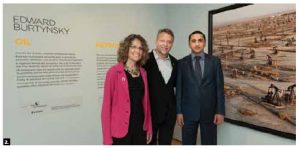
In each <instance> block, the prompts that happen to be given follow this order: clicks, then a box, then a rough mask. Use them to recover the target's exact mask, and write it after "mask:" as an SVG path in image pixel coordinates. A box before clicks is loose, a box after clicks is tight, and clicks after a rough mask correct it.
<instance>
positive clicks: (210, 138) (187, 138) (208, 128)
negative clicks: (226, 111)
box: [182, 120, 217, 145]
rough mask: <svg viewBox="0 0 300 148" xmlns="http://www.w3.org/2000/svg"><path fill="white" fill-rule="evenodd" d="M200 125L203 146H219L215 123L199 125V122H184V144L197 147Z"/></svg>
mask: <svg viewBox="0 0 300 148" xmlns="http://www.w3.org/2000/svg"><path fill="white" fill-rule="evenodd" d="M199 124H200V133H201V136H200V137H201V144H202V145H217V126H216V125H215V124H214V123H199V121H186V120H185V121H184V125H183V128H182V144H183V145H195V144H196V138H197V132H198V127H199Z"/></svg>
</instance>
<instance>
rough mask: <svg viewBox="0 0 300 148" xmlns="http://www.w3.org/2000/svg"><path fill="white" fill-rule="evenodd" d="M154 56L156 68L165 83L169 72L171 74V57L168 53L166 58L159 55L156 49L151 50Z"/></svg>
mask: <svg viewBox="0 0 300 148" xmlns="http://www.w3.org/2000/svg"><path fill="white" fill-rule="evenodd" d="M153 54H154V58H155V60H156V63H157V65H158V69H159V71H160V73H161V75H162V77H163V78H164V80H165V83H166V84H167V83H168V81H169V79H170V77H171V74H172V69H173V67H172V64H171V59H170V56H169V55H168V57H167V58H161V57H159V55H158V54H157V53H156V50H153Z"/></svg>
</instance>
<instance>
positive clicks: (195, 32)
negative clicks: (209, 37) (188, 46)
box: [188, 30, 206, 42]
mask: <svg viewBox="0 0 300 148" xmlns="http://www.w3.org/2000/svg"><path fill="white" fill-rule="evenodd" d="M194 34H201V35H202V36H203V38H204V40H205V41H206V37H205V34H204V33H203V32H201V31H198V30H196V31H194V32H192V33H191V34H190V35H189V40H188V42H190V39H191V37H192V35H194Z"/></svg>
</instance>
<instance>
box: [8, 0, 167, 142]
mask: <svg viewBox="0 0 300 148" xmlns="http://www.w3.org/2000/svg"><path fill="white" fill-rule="evenodd" d="M164 8H165V6H164V5H104V4H88V5H69V4H64V5H49V4H45V5H31V4H26V5H4V17H3V18H4V21H3V22H4V29H3V30H4V64H3V65H4V75H3V76H4V78H3V80H4V86H5V87H4V91H3V92H4V97H3V102H4V103H3V104H4V106H3V111H4V115H3V117H4V118H3V127H4V128H3V129H4V132H3V137H5V138H10V139H11V144H22V145H23V144H31V145H32V144H47V145H48V144H72V145H74V144H75V145H76V144H86V145H88V144H93V145H94V144H102V130H101V122H100V109H101V106H102V96H103V95H102V92H103V90H102V89H97V82H96V79H97V77H96V70H95V69H96V54H99V53H103V52H107V53H111V54H115V53H116V50H115V49H103V48H102V49H99V48H96V46H95V45H96V42H114V43H119V41H120V40H122V39H124V38H125V37H126V36H127V35H129V34H130V33H137V34H141V35H142V36H143V37H145V39H146V40H147V41H148V44H149V46H150V47H151V48H153V47H154V39H155V36H156V33H157V30H158V29H159V28H162V27H165V24H166V20H165V19H164V18H166V15H165V10H164ZM18 15H21V16H26V17H33V18H46V19H54V20H55V21H56V23H57V24H56V26H57V27H67V28H70V34H68V35H55V34H48V33H42V32H41V31H40V32H32V31H28V32H21V31H14V30H13V16H18ZM17 38H25V39H28V40H30V42H31V45H30V46H23V45H21V46H17V45H16V44H15V40H16V39H17ZM18 51H19V52H58V53H60V52H69V53H76V54H77V56H78V57H79V58H81V59H83V62H82V68H81V72H80V79H79V82H78V83H77V84H75V85H63V86H44V87H31V88H17V87H16V72H15V71H16V65H15V63H16V59H15V54H16V52H18ZM74 96H75V97H77V98H79V99H78V100H77V101H78V102H76V103H78V104H80V106H79V107H74V108H69V109H63V110H59V111H49V110H48V111H47V110H46V109H45V110H44V112H42V113H38V114H30V113H29V111H28V110H27V109H31V107H30V105H31V104H34V102H35V101H39V103H41V104H47V105H48V106H50V105H51V104H52V103H53V102H54V101H57V102H58V103H63V102H62V101H64V102H67V103H68V102H69V103H71V101H72V100H71V99H72V98H74ZM24 106H26V108H27V109H26V108H23V107H24Z"/></svg>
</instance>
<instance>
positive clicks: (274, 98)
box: [262, 84, 283, 106]
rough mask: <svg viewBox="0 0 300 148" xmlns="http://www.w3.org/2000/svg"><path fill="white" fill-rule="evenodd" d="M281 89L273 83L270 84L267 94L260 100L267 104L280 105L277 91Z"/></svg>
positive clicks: (280, 101)
mask: <svg viewBox="0 0 300 148" xmlns="http://www.w3.org/2000/svg"><path fill="white" fill-rule="evenodd" d="M281 91H282V90H280V89H279V88H278V87H277V86H275V85H274V84H271V85H270V86H269V88H268V93H267V95H266V96H265V97H264V98H262V101H264V102H267V103H269V104H272V105H275V106H282V105H283V104H282V100H281V97H280V95H279V93H280V92H281Z"/></svg>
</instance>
